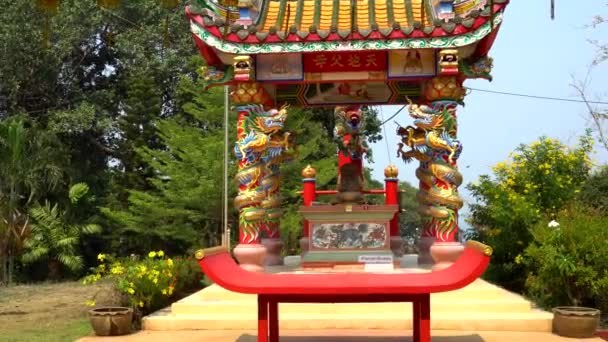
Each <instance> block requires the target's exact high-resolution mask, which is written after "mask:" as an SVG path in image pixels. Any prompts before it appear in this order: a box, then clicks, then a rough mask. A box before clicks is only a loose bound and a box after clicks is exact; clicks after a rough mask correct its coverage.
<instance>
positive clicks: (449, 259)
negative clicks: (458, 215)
mask: <svg viewBox="0 0 608 342" xmlns="http://www.w3.org/2000/svg"><path fill="white" fill-rule="evenodd" d="M430 251H431V256H432V257H433V260H434V261H435V265H433V271H438V270H441V269H444V268H446V267H449V266H450V265H452V264H453V263H454V262H455V261H456V260H458V258H459V257H460V255H461V254H462V252H463V251H464V246H463V245H462V244H461V243H460V242H439V241H435V243H433V245H432V246H431V248H430Z"/></svg>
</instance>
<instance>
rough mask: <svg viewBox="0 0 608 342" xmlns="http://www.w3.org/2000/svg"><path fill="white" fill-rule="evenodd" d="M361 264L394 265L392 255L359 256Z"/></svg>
mask: <svg viewBox="0 0 608 342" xmlns="http://www.w3.org/2000/svg"><path fill="white" fill-rule="evenodd" d="M359 262H360V263H364V264H391V265H392V264H393V256H392V255H359Z"/></svg>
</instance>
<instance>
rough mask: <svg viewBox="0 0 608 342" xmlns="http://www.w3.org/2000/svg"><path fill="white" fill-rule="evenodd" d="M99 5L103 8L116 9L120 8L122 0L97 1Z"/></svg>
mask: <svg viewBox="0 0 608 342" xmlns="http://www.w3.org/2000/svg"><path fill="white" fill-rule="evenodd" d="M97 4H98V5H99V6H101V7H103V8H107V9H115V8H118V7H120V0H97Z"/></svg>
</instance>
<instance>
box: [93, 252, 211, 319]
mask: <svg viewBox="0 0 608 342" xmlns="http://www.w3.org/2000/svg"><path fill="white" fill-rule="evenodd" d="M97 259H98V261H99V265H98V266H97V267H96V268H95V269H93V272H92V273H91V274H89V275H88V276H86V277H85V278H84V279H83V284H92V283H95V282H97V281H99V280H101V279H111V281H112V282H113V283H114V287H115V289H116V290H117V291H118V292H119V293H120V294H121V295H122V296H123V298H124V302H125V305H127V304H128V305H130V306H131V307H133V308H135V309H137V311H139V312H140V313H141V314H142V315H146V314H148V313H150V312H152V311H155V310H158V309H160V308H163V307H165V306H168V305H169V304H170V303H171V300H173V299H174V298H173V297H174V294H175V292H177V291H184V290H189V289H196V288H200V287H202V286H201V283H200V279H201V278H202V273H201V272H200V268H198V265H197V263H196V262H195V261H194V260H192V259H183V258H176V260H174V259H172V258H169V257H166V256H165V253H164V252H163V251H162V250H161V251H151V252H150V253H149V254H148V255H147V257H145V258H142V259H141V260H134V259H133V258H122V259H119V258H115V257H113V256H111V255H106V254H99V255H98V257H97ZM86 304H87V305H89V306H94V305H95V302H94V301H93V300H90V301H87V303H86Z"/></svg>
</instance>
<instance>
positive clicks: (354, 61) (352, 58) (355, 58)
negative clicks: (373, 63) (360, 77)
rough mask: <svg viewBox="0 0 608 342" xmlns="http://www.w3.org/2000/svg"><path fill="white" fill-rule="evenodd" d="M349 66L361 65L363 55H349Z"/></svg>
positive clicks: (356, 66)
mask: <svg viewBox="0 0 608 342" xmlns="http://www.w3.org/2000/svg"><path fill="white" fill-rule="evenodd" d="M348 66H349V67H353V68H359V67H361V57H359V55H353V54H351V55H348Z"/></svg>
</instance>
